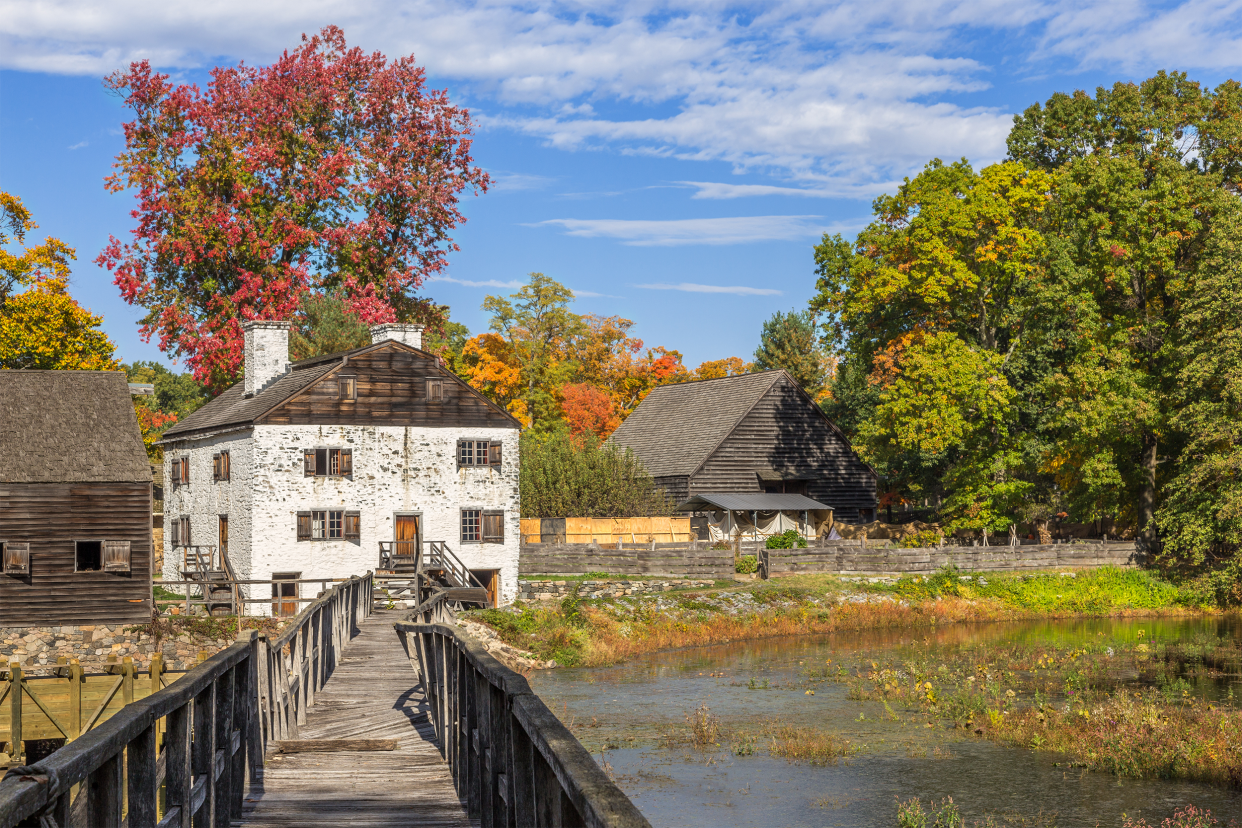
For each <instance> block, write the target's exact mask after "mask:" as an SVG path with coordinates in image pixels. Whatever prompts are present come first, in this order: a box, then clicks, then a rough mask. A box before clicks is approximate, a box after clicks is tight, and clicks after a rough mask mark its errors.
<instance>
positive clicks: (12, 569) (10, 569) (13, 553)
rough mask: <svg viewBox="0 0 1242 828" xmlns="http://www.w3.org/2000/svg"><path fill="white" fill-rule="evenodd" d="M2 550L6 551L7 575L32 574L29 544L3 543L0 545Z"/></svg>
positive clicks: (5, 569) (5, 570) (5, 566)
mask: <svg viewBox="0 0 1242 828" xmlns="http://www.w3.org/2000/svg"><path fill="white" fill-rule="evenodd" d="M0 548H2V549H3V550H4V574H5V575H29V574H30V544H29V543H12V542H10V543H2V544H0Z"/></svg>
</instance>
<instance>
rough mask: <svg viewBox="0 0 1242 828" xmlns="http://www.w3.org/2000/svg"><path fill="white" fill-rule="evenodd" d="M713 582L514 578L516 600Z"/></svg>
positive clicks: (692, 586)
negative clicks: (516, 582) (575, 591)
mask: <svg viewBox="0 0 1242 828" xmlns="http://www.w3.org/2000/svg"><path fill="white" fill-rule="evenodd" d="M715 583H716V582H715V581H705V580H701V579H691V578H660V579H652V580H642V581H639V580H635V581H621V580H599V581H531V580H526V579H523V578H519V579H518V600H519V601H551V600H555V599H558V598H564V597H565V596H567V595H572V594H573V592H574V590H575V589H577V590H578V595H579V597H582V598H624V597H625V596H627V595H646V594H649V593H653V592H667V591H668V590H670V589H710V588H711V587H713V586H715Z"/></svg>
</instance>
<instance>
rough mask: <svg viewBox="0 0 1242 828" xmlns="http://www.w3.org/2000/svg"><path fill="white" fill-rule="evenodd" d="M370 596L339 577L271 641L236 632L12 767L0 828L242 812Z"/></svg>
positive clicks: (179, 820)
mask: <svg viewBox="0 0 1242 828" xmlns="http://www.w3.org/2000/svg"><path fill="white" fill-rule="evenodd" d="M370 595H371V576H370V573H368V574H367V575H366V576H364V577H361V578H351V579H350V580H349V581H346V582H344V583H341V584H338V585H337V586H336V587H334V588H333V589H332V590H331V591H330V592H328V593H327V594H325V595H323V596H321V597H320V598H319V600H318V601H316V602H315V603H314V604H312V605H311V606H310V607H307V608H306V609H305V610H303V612H302V613H301V614H300V615H299V616H298V617H297V618H296V619H295V620H294V622H293V624H292V625H291V626H290V628H289V629H287V630H286V631H285V632H284V633H282V634H281V635H280V636H279V637H278V638H276V639H274V640H272V641H270V642H268V641H265V640H264V639H263V637H261V636H259V635H258V634H257V633H255V632H253V631H251V632H247V633H244V634H243V636H241V637H240V638H239V639H238V641H237V643H235V644H233V645H232V646H231V647H229V648H228V649H226V650H222V651H221V652H219V653H216V655H214V656H212V657H211V658H209V659H207V660H206V661H205V662H203V663H202V664H200V665H199V666H198V667H196V668H194V669H193V670H191V671H190V672H188V673H187V674H186V675H185V676H184V677H183V678H181V679H180V680H179V681H175V682H173V683H172V684H171V685H169V686H168V687H166V688H164V689H162V690H159V691H157V692H155V693H153V694H151V695H150V696H148V697H147V698H145V699H142V700H140V701H135V702H134V703H132V704H129V705H126V706H125V707H124V708H123V709H122V710H120V711H119V712H118V713H117V714H116V715H114V716H113V717H112V718H110V719H109V720H108V721H106V722H104V723H103V724H102V725H100V726H98V727H96V728H94V729H92V730H89V731H88V732H86V733H85V734H83V735H82V736H81V737H79V738H77V739H74V740H73V741H71V742H70V743H69V744H67V745H66V746H65V747H63V748H61V749H60V750H58V751H56V752H55V753H53V754H52V755H51V756H49V757H47V758H46V759H44V760H42V761H40V762H36V763H35V764H34V765H31V766H28V767H18V768H12V769H10V770H9V772H8V773H7V774H6V775H5V777H4V780H3V781H0V828H11V826H16V825H17V824H18V823H21V822H22V821H24V820H27V819H32V818H33V819H35V820H36V821H37V822H38V824H40V825H48V824H55V825H57V826H62V827H63V826H68V825H71V824H72V825H87V826H90V828H105V826H106V827H107V828H112V827H113V826H120V825H122V824H125V825H127V826H128V828H154V826H156V825H157V824H158V825H160V826H181V827H182V828H190V826H191V825H193V826H220V825H228V824H229V821H230V819H233V818H237V817H240V816H241V807H242V795H243V790H244V788H245V784H246V779H247V771H248V772H249V779H250V782H251V783H252V784H253V783H256V782H257V781H258V779H259V778H260V774H261V770H260V769H261V768H262V766H263V753H264V750H265V748H266V745H267V742H268V741H269V740H271V739H280V738H285V737H286V736H287V735H290V736H296V733H297V726H298V723H299V722H300V721H302V720H303V719H304V716H305V709H306V707H308V706H309V705H311V704H313V703H314V694H315V691H316V690H317V689H318V688H319V687H321V686H322V685H323V682H324V681H326V680H327V677H328V676H329V675H330V674H331V672H332V669H333V667H334V666H335V665H336V662H337V658H338V653H339V649H340V646H341V644H343V643H344V642H345V641H347V640H348V639H349V638H350V637H352V635H353V634H354V632H355V629H356V623H357V621H358V620H360V618H361V617H363V616H365V615H366V614H368V613H369V612H370V606H371V601H370ZM161 734H162V736H163V738H162V739H161V738H159V737H160V735H161ZM77 785H80V786H81V787H80V789H79V791H78V792H77V795H76V797H75V796H74V792H73V788H74V786H77ZM161 786H164V788H165V790H164V797H163V801H162V803H161V797H160V788H161ZM161 811H162V817H161ZM48 819H50V820H52V821H53V822H52V823H49V822H48V821H47V820H48Z"/></svg>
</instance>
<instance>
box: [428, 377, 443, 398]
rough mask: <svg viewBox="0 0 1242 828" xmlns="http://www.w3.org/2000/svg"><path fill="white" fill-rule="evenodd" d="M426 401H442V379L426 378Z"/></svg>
mask: <svg viewBox="0 0 1242 828" xmlns="http://www.w3.org/2000/svg"><path fill="white" fill-rule="evenodd" d="M427 402H429V403H438V402H444V380H442V379H431V378H428V380H427Z"/></svg>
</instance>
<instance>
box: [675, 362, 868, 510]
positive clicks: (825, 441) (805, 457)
mask: <svg viewBox="0 0 1242 828" xmlns="http://www.w3.org/2000/svg"><path fill="white" fill-rule="evenodd" d="M765 468H771V469H775V470H777V471H779V472H782V473H786V474H789V475H791V476H795V477H799V478H804V479H806V480H807V481H808V486H807V495H808V496H809V497H811V498H813V499H814V500H818V501H819V502H820V503H825V504H827V505H829V506H831V507H833V509H834V510H835V517H836V519H837V520H845V521H854V520H857V519H858V510H859V509H871V510H874V509H875V506H876V479H875V475H874V474H873V473H872V471H871V469H870V468H868V467H867V466H866V464H864V463H863V462H862V461H861V460H859V459H858V456H857V455H855V454H854V452H853V450H852V449H850V446H849V443H848V442H847V441H846V439H845V437H844V436H842V434H841V433H840V432H839V431H837V430H836V429H835V428H833V427H832V425H831V424H829V422H828V420H827V419H826V418H825V417H824V416H823V414H822V413H820V411H819V409H818V408H817V407H816V406H815V404H814V403H813V402H811V400H810V399H808V398H807V397H806V396H805V395H804V394H803V393H802V392H801V390H800V389H798V388H797V387H796V386H795V385H794V383H793V382H791V381H790V380H788V379H782V380H781V381H779V382H777V383H775V384H774V385H773V386H772V389H771V390H770V391H768V393H767V394H765V395H764V396H763V398H762V399H760V401H759V402H758V403H756V405H755V407H754V408H753V409H752V410H751V411H750V413H749V414H747V415H746V416H745V417H744V418H742V421H741V422H740V423H738V425H737V428H735V429H734V430H733V432H732V433H731V434H730V435H729V436H728V437H726V438H725V439H724V441H723V442H722V443H721V444H720V446H719V447H718V448H717V449H716V450H715V451H714V452H713V453H712V454H711V455H710V456H709V457H708V458H707V461H706V462H705V463H704V464H703V467H702V468H701V469H700V470H699V471H698V472H697V473H696V474H695V475H694V476H693V477H692V478H691V479H690V492H689V494H690V495H691V496H692V495H696V494H700V493H703V492H761V491H763V488H762V486H761V485H760V482H759V478H758V476H757V475H756V472H757V471H759V470H760V469H765ZM872 514H873V515H874V511H873V512H872Z"/></svg>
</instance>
